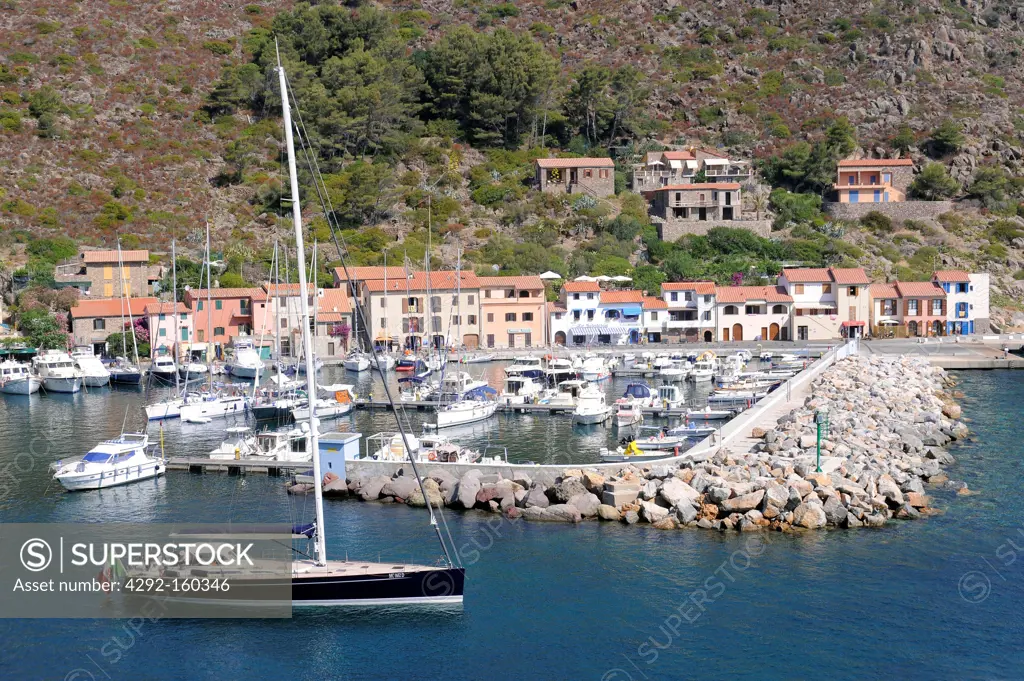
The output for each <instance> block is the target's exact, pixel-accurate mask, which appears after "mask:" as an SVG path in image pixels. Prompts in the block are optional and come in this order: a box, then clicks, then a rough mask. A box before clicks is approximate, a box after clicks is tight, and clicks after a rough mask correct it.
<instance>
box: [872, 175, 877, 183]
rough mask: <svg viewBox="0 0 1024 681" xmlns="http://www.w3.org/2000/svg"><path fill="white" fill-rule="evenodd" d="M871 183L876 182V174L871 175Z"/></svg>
mask: <svg viewBox="0 0 1024 681" xmlns="http://www.w3.org/2000/svg"><path fill="white" fill-rule="evenodd" d="M871 184H878V175H872V176H871Z"/></svg>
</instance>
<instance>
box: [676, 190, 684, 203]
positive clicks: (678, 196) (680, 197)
mask: <svg viewBox="0 0 1024 681" xmlns="http://www.w3.org/2000/svg"><path fill="white" fill-rule="evenodd" d="M682 201H683V193H682V192H676V203H682Z"/></svg>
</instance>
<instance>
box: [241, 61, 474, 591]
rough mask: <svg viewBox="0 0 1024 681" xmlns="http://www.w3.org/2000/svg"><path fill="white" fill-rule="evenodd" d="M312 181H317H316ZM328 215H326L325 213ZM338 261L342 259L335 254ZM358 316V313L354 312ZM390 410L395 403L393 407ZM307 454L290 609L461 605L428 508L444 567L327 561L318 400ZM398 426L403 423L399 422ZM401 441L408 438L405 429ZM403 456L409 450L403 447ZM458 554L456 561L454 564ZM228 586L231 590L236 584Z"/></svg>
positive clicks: (296, 215) (298, 224)
mask: <svg viewBox="0 0 1024 681" xmlns="http://www.w3.org/2000/svg"><path fill="white" fill-rule="evenodd" d="M277 73H278V78H279V80H280V84H281V108H282V110H283V113H284V129H285V146H286V147H287V151H288V175H289V178H290V182H291V197H292V220H293V222H294V226H295V246H296V249H297V250H298V251H299V253H300V254H301V253H303V252H304V246H303V234H302V208H301V202H300V200H299V181H298V176H297V173H296V168H295V143H294V139H293V136H292V120H291V107H290V105H289V102H288V85H287V82H286V80H285V73H284V68H283V67H282V66H281V58H280V55H278V61H277ZM314 181H316V178H315V177H314ZM325 212H326V211H325ZM339 255H342V264H343V265H344V257H343V253H342V252H341V249H340V248H339ZM298 261H299V286H300V289H302V290H305V287H306V265H305V262H304V259H303V258H302V257H300V258H299V259H298ZM300 304H301V313H302V324H300V328H301V329H302V342H303V345H304V347H305V360H306V382H307V390H306V392H307V394H308V395H310V396H315V395H316V394H317V386H316V371H315V370H314V355H313V339H312V337H311V335H310V331H309V319H310V314H309V301H308V300H307V298H306V296H300ZM356 312H357V314H358V313H359V310H358V307H357V311H356ZM384 389H385V393H386V394H387V395H388V401H389V402H390V401H391V393H390V389H389V388H388V386H387V382H385V383H384ZM392 404H393V403H392ZM309 411H310V414H309V416H310V421H309V423H310V440H311V442H310V450H311V451H312V452H313V454H314V455H313V480H314V485H313V488H314V501H315V503H314V506H315V511H316V522H315V523H314V524H313V525H312V527H309V528H308V529H307V532H308V533H310V535H311V538H312V539H313V540H314V542H313V543H314V550H313V555H312V557H311V558H303V559H301V560H296V561H294V562H293V565H292V605H293V606H335V605H392V604H405V603H429V604H443V603H462V594H463V588H464V583H465V569H464V568H463V567H461V566H456V565H455V564H454V563H453V562H452V560H451V557H450V554H449V551H448V547H447V545H446V544H445V541H444V539H443V538H442V536H441V532H440V529H439V528H438V526H437V521H436V519H435V514H434V507H433V506H432V504H430V503H428V504H427V510H428V511H429V513H430V519H431V524H432V525H433V526H434V528H435V531H436V532H437V536H438V539H439V540H440V541H441V546H442V549H443V550H444V552H445V558H446V565H443V566H440V567H439V566H428V565H414V564H400V563H395V562H387V563H375V562H371V561H349V560H344V561H340V560H328V558H327V541H326V526H325V524H324V506H323V492H322V489H321V481H322V475H323V472H322V470H321V466H320V456H319V452H320V445H319V433H318V429H319V423H318V420H317V417H316V400H315V399H313V400H310V404H309ZM400 425H401V422H400ZM402 437H403V438H408V435H407V434H406V432H405V430H404V428H403V430H402ZM406 451H412V447H409V446H408V445H407V446H406ZM409 463H410V467H411V469H412V470H413V472H414V473H416V478H417V480H419V482H420V490H421V492H423V495H424V497H425V498H429V497H427V494H426V491H425V490H424V489H423V482H422V480H421V479H420V477H419V473H418V471H417V470H416V462H415V461H413V460H412V459H411V458H410V461H409ZM457 555H458V554H456V558H457ZM236 583H237V582H233V583H232V588H233V589H234V587H235V584H236Z"/></svg>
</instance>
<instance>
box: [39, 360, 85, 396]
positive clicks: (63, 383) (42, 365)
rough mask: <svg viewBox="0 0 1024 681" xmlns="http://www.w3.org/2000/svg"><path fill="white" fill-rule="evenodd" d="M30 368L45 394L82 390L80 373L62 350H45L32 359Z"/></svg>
mask: <svg viewBox="0 0 1024 681" xmlns="http://www.w3.org/2000/svg"><path fill="white" fill-rule="evenodd" d="M32 366H33V368H34V369H35V370H36V374H37V375H38V376H39V378H40V379H41V380H42V382H43V389H45V390H46V391H47V392H53V393H77V392H78V391H79V390H81V389H82V372H80V371H79V370H78V368H77V367H75V363H74V361H72V359H71V355H69V354H68V353H66V352H64V351H63V350H45V351H44V352H43V353H42V354H41V355H36V356H35V357H34V358H32Z"/></svg>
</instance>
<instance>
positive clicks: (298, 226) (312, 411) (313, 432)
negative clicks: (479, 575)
mask: <svg viewBox="0 0 1024 681" xmlns="http://www.w3.org/2000/svg"><path fill="white" fill-rule="evenodd" d="M277 76H278V80H279V81H280V84H281V109H282V111H283V113H284V141H285V146H286V147H287V149H288V176H289V179H290V181H291V192H292V195H291V201H292V222H294V223H295V250H296V252H297V253H298V255H299V257H298V263H299V265H298V266H299V290H300V291H301V292H302V293H303V295H300V296H299V307H300V309H301V310H302V325H301V328H302V342H303V346H304V347H305V351H306V352H305V354H306V393H307V395H308V398H309V439H310V451H311V452H312V454H313V494H314V498H315V501H316V503H315V505H316V551H315V553H314V559H315V561H316V564H317V565H325V564H326V562H327V542H326V541H325V537H324V534H325V530H326V528H325V526H324V497H323V490H321V488H320V479H321V473H320V437H319V435H318V430H319V427H320V424H319V423H318V422H317V418H316V370H315V368H314V366H313V339H312V338H311V337H310V335H309V300H308V299H307V298H306V296H305V295H304V294H305V288H306V261H305V258H304V257H303V255H302V254H303V253H304V252H305V248H304V247H303V244H302V207H301V206H300V205H299V179H298V174H297V172H296V170H295V140H294V139H293V138H292V114H291V107H290V106H289V104H288V84H287V83H286V82H285V77H284V68H283V67H282V66H281V53H280V52H278V54H277ZM428 506H429V503H428Z"/></svg>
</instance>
